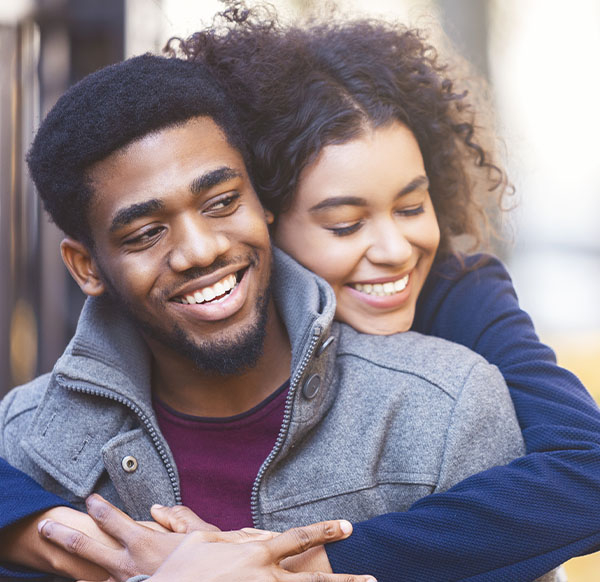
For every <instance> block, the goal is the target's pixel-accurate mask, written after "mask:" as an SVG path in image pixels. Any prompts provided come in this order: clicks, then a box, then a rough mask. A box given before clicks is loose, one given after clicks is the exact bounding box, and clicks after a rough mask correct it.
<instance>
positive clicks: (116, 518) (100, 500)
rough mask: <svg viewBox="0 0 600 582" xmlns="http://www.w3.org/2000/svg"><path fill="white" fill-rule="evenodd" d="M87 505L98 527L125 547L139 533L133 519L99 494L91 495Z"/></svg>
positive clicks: (86, 502)
mask: <svg viewBox="0 0 600 582" xmlns="http://www.w3.org/2000/svg"><path fill="white" fill-rule="evenodd" d="M85 504H86V506H87V510H88V515H89V516H90V517H91V518H92V519H93V520H94V521H95V522H96V524H97V525H98V527H99V528H100V529H101V530H102V531H103V532H105V533H107V534H108V535H109V536H111V537H113V538H114V539H116V540H117V541H118V542H120V543H121V544H123V545H127V540H128V538H129V536H130V535H131V534H132V533H133V532H136V533H137V532H138V531H139V524H138V523H137V522H135V521H134V520H133V519H131V518H130V517H129V516H128V515H127V514H125V513H123V512H122V511H121V510H120V509H117V508H116V507H115V506H114V505H113V504H112V503H109V502H108V501H106V499H104V497H102V496H101V495H98V494H97V493H94V494H92V495H90V496H89V497H88V498H87V499H86V501H85Z"/></svg>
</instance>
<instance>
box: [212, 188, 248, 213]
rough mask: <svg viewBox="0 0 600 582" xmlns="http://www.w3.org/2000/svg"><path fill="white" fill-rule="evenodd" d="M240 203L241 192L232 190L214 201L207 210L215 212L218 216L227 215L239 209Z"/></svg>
mask: <svg viewBox="0 0 600 582" xmlns="http://www.w3.org/2000/svg"><path fill="white" fill-rule="evenodd" d="M239 205H240V194H239V192H231V193H230V194H227V195H226V196H222V197H221V198H218V199H217V200H215V201H214V202H212V203H211V204H210V205H209V206H208V208H207V209H206V212H208V213H209V214H214V215H216V216H227V215H228V214H232V213H233V212H235V211H236V210H237V208H238V207H239Z"/></svg>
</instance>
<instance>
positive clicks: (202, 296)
mask: <svg viewBox="0 0 600 582" xmlns="http://www.w3.org/2000/svg"><path fill="white" fill-rule="evenodd" d="M236 285H237V277H236V276H235V273H232V274H231V275H227V277H224V278H223V279H221V280H220V281H217V282H216V283H215V284H214V285H211V286H210V287H204V288H203V289H198V291H196V292H195V293H193V294H190V295H185V296H184V297H178V300H179V302H180V303H189V304H190V305H194V304H195V303H204V302H206V301H212V300H213V299H214V298H215V297H221V295H225V293H227V292H229V291H231V290H232V289H233V288H234V287H235V286H236Z"/></svg>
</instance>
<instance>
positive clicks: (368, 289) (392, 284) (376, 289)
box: [352, 275, 408, 297]
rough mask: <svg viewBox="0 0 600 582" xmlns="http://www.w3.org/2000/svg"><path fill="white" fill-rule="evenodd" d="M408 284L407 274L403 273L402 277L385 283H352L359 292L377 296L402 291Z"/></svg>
mask: <svg viewBox="0 0 600 582" xmlns="http://www.w3.org/2000/svg"><path fill="white" fill-rule="evenodd" d="M407 285H408V275H404V277H402V279H398V280H397V281H388V282H387V283H375V284H374V285H371V284H370V283H365V284H364V285H363V284H362V283H356V284H354V285H352V287H354V288H355V289H356V290H357V291H360V292H361V293H366V294H367V295H377V296H379V297H383V296H385V295H394V293H400V291H404V289H406V286H407Z"/></svg>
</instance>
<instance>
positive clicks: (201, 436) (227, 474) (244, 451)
mask: <svg viewBox="0 0 600 582" xmlns="http://www.w3.org/2000/svg"><path fill="white" fill-rule="evenodd" d="M288 386H289V382H286V383H285V384H284V385H283V386H281V387H280V388H279V389H278V390H277V391H276V392H274V393H273V394H271V396H269V397H268V398H267V399H266V400H263V402H261V403H260V404H258V405H257V406H255V407H254V408H252V409H251V410H248V411H247V412H244V413H242V414H238V415H236V416H231V417H228V418H203V417H198V416H190V415H188V414H182V413H180V412H177V411H175V410H173V409H172V408H170V407H169V406H167V405H166V404H164V403H163V402H160V401H159V400H157V399H155V400H154V409H155V411H156V417H157V419H158V425H159V427H160V430H161V431H162V433H163V435H164V437H165V438H166V439H167V442H168V443H169V447H170V448H171V451H172V452H173V456H174V457H175V463H176V464H177V470H178V471H179V480H180V483H181V497H182V501H183V504H184V505H187V506H188V507H190V508H191V509H192V510H194V511H195V512H196V513H197V514H198V515H199V516H200V517H201V518H202V519H204V520H205V521H207V522H209V523H212V524H214V525H216V526H217V527H219V528H220V529H222V530H231V529H239V528H242V527H252V514H251V511H250V495H251V492H252V486H253V485H254V480H255V479H256V475H257V474H258V470H259V469H260V467H261V465H262V464H263V462H264V460H265V459H266V458H267V456H268V455H269V453H270V452H271V450H272V449H273V446H274V445H275V441H276V439H277V435H278V434H279V429H280V428H281V422H282V420H283V411H284V408H285V400H286V395H287V392H288V390H287V389H288Z"/></svg>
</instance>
